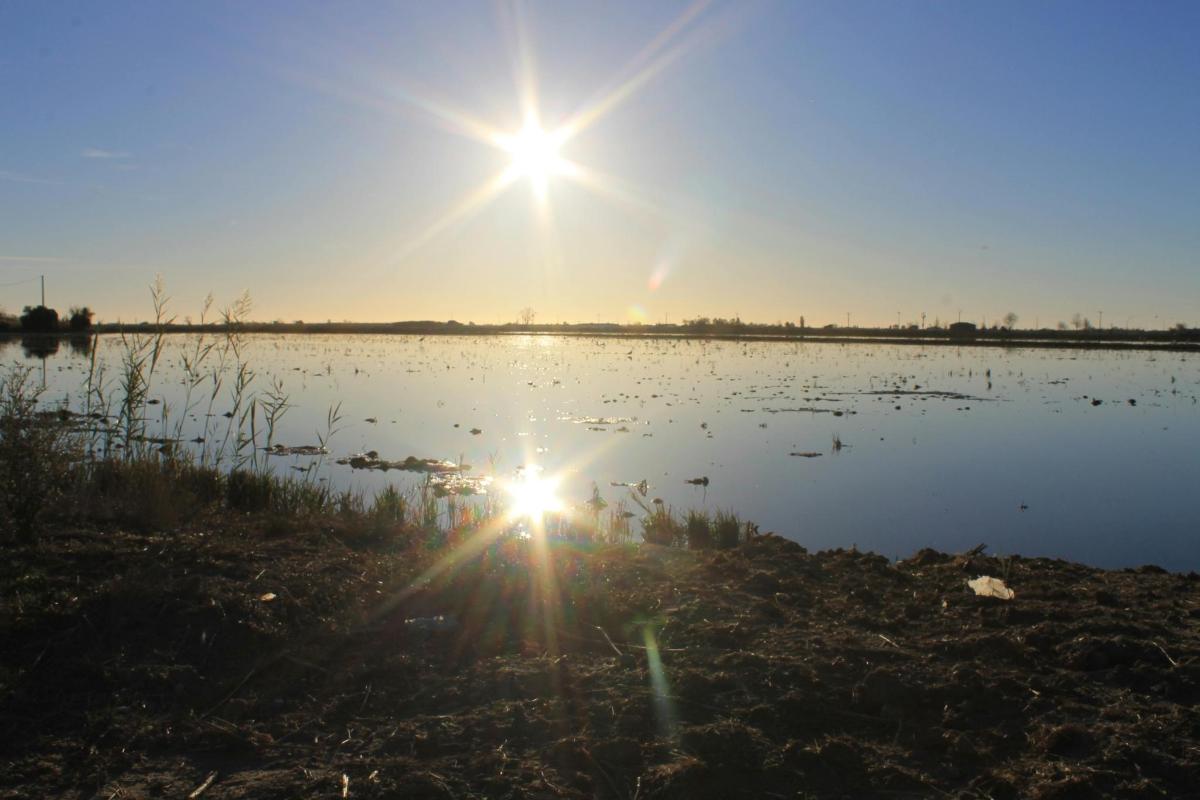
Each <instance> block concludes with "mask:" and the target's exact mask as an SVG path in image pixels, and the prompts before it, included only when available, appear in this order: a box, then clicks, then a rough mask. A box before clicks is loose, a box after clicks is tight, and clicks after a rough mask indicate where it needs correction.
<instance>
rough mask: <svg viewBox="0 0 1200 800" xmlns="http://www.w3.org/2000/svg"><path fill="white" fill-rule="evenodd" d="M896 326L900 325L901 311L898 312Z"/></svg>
mask: <svg viewBox="0 0 1200 800" xmlns="http://www.w3.org/2000/svg"><path fill="white" fill-rule="evenodd" d="M896 327H897V328H899V327H900V312H899V311H897V312H896Z"/></svg>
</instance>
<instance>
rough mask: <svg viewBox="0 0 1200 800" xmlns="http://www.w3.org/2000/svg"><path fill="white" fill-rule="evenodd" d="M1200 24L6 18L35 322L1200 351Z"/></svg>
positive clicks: (1131, 15)
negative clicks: (596, 329) (716, 331)
mask: <svg viewBox="0 0 1200 800" xmlns="http://www.w3.org/2000/svg"><path fill="white" fill-rule="evenodd" d="M1198 40H1200V4H1196V3H1192V2H1160V3H1153V4H1133V3H1110V2H1004V3H1001V2H995V3H939V4H934V3H915V2H912V3H909V2H837V3H834V2H821V3H813V2H739V3H722V2H715V1H714V2H654V3H644V2H604V3H600V2H595V3H591V2H587V3H584V2H571V3H567V2H539V3H526V4H518V5H513V4H509V3H504V4H491V3H468V2H438V3H400V4H382V3H365V2H363V3H336V4H333V3H282V2H256V3H232V2H228V3H223V2H209V3H194V4H177V3H149V2H143V3H131V2H110V3H103V4H101V3H82V2H81V3H64V2H44V3H9V4H3V5H0V109H2V116H0V120H2V121H0V307H3V308H4V309H6V310H8V311H14V310H19V309H20V308H21V307H22V306H24V305H27V304H35V303H37V302H38V300H39V295H38V292H39V285H38V281H37V279H38V276H40V275H43V274H44V275H45V276H46V282H47V292H48V295H47V302H48V304H49V305H52V306H55V307H57V308H59V309H66V308H67V307H68V306H70V305H73V304H86V305H88V306H90V307H91V308H93V309H95V310H96V312H97V316H98V318H99V319H101V320H104V321H115V320H117V319H124V320H134V319H143V318H145V317H147V316H148V315H149V313H150V303H149V296H148V293H147V291H146V286H147V285H148V284H149V283H150V282H151V281H153V280H154V277H155V275H156V274H161V275H162V277H163V280H164V281H165V283H166V286H167V288H168V291H169V293H170V295H171V296H172V298H173V311H174V313H176V314H178V315H179V317H180V318H182V317H183V316H184V315H188V314H191V315H193V316H195V315H197V314H198V312H199V309H200V306H201V303H202V301H203V298H204V296H205V295H206V294H208V293H209V292H212V293H213V294H214V296H215V297H216V301H217V303H218V305H220V304H223V303H226V302H228V301H230V300H232V299H233V298H234V297H236V296H237V295H239V294H240V293H241V292H243V291H248V292H249V293H250V295H251V296H252V298H253V301H254V311H253V313H252V314H251V316H252V317H253V318H255V319H263V320H270V319H285V320H288V321H291V320H295V319H303V320H306V321H325V320H334V321H342V320H351V321H364V322H365V321H391V320H402V319H432V320H445V319H457V320H459V321H462V322H467V321H474V322H478V323H490V322H507V321H512V320H515V319H516V318H517V316H518V313H519V311H520V309H522V308H526V307H529V308H532V309H534V310H535V311H536V314H537V316H536V319H537V321H538V322H559V321H574V322H595V321H597V320H603V321H611V322H661V321H663V320H665V319H666V320H669V321H671V322H679V321H682V320H683V319H685V318H689V317H697V316H713V317H716V316H722V317H733V316H735V315H736V316H740V317H741V318H742V319H744V320H748V321H758V322H775V321H785V320H786V321H793V322H794V321H797V320H799V318H800V317H801V315H803V316H804V317H805V318H806V321H807V322H808V324H810V325H820V324H825V323H838V324H844V323H845V322H846V320H847V314H849V315H850V319H851V321H852V322H853V323H854V324H863V325H891V324H896V323H897V321H898V320H899V321H901V322H903V323H906V324H907V323H909V322H917V321H919V320H920V319H921V315H922V314H925V315H926V321H927V323H928V324H932V323H933V322H934V321H935V320H940V321H942V322H946V321H952V320H954V319H957V318H958V317H959V314H960V313H961V315H962V318H963V319H969V320H972V321H976V322H978V321H983V320H988V321H994V320H997V319H998V318H999V317H1001V316H1002V315H1003V314H1005V313H1006V312H1010V311H1011V312H1015V313H1016V314H1018V315H1019V317H1020V323H1019V324H1020V325H1021V326H1032V325H1034V324H1035V323H1037V324H1040V325H1042V326H1052V325H1054V324H1056V323H1057V322H1058V321H1059V320H1069V319H1070V318H1071V316H1072V315H1073V314H1075V313H1079V314H1082V315H1084V316H1089V317H1092V318H1093V319H1095V318H1096V315H1097V314H1098V313H1099V312H1103V318H1104V321H1105V323H1107V324H1113V325H1119V326H1125V325H1131V326H1141V327H1163V326H1167V325H1170V324H1173V323H1175V322H1186V323H1188V324H1191V325H1197V324H1200V310H1198V309H1200V302H1198V301H1200V255H1198V254H1200V147H1198V146H1197V145H1198V143H1200V91H1197V88H1198V87H1200V48H1198V47H1197V46H1196V43H1197V41H1198Z"/></svg>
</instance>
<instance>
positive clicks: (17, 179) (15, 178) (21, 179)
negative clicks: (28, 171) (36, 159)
mask: <svg viewBox="0 0 1200 800" xmlns="http://www.w3.org/2000/svg"><path fill="white" fill-rule="evenodd" d="M0 181H12V182H13V183H39V184H41V185H43V186H62V181H51V180H46V179H45V178H35V177H33V176H31V175H21V174H18V173H16V172H9V171H7V170H3V169H0Z"/></svg>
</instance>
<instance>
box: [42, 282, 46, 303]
mask: <svg viewBox="0 0 1200 800" xmlns="http://www.w3.org/2000/svg"><path fill="white" fill-rule="evenodd" d="M45 307H46V276H45V275H43V276H42V308H45Z"/></svg>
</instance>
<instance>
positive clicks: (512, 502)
mask: <svg viewBox="0 0 1200 800" xmlns="http://www.w3.org/2000/svg"><path fill="white" fill-rule="evenodd" d="M542 472H543V471H542V468H541V467H539V466H536V465H527V466H525V467H522V468H521V469H520V470H518V472H517V476H516V478H515V479H513V480H511V481H509V482H508V483H507V484H505V489H506V491H507V493H508V499H509V506H508V519H509V521H510V522H518V521H528V522H530V523H532V524H534V525H540V524H541V522H542V520H543V519H544V518H545V516H546V515H547V514H557V513H559V512H561V511H563V509H564V508H565V506H564V504H563V501H562V499H561V498H560V497H559V496H558V487H559V484H560V483H562V478H561V477H558V476H544V475H543V474H542Z"/></svg>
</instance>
